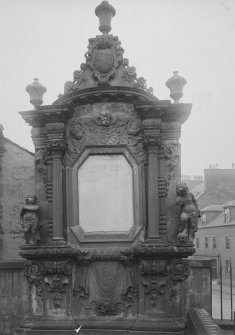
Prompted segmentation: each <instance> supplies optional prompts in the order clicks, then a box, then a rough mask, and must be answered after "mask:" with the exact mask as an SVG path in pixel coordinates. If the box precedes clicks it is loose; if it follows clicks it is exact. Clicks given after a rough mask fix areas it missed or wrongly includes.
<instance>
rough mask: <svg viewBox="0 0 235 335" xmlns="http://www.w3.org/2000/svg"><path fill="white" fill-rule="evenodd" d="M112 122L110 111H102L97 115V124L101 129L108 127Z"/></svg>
mask: <svg viewBox="0 0 235 335" xmlns="http://www.w3.org/2000/svg"><path fill="white" fill-rule="evenodd" d="M111 122H112V115H111V113H110V111H108V110H104V111H101V112H100V113H99V116H98V123H99V124H100V125H101V126H103V127H109V126H110V125H111Z"/></svg>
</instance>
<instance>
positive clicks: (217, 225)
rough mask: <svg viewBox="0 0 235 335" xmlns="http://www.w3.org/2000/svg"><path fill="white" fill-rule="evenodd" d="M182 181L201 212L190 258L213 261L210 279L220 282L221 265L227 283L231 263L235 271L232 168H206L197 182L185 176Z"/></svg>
mask: <svg viewBox="0 0 235 335" xmlns="http://www.w3.org/2000/svg"><path fill="white" fill-rule="evenodd" d="M182 179H184V180H185V181H186V182H187V184H188V185H189V188H190V190H191V191H192V192H193V193H194V194H195V196H196V198H197V200H198V203H199V208H200V209H201V212H202V217H201V219H200V220H199V226H198V232H197V233H196V239H195V247H196V254H195V255H194V256H193V257H194V258H209V259H211V260H212V264H213V271H212V272H213V273H212V275H213V279H219V274H220V264H221V266H222V273H223V280H224V281H225V283H229V280H230V262H231V266H232V268H233V269H235V258H234V257H233V255H234V254H235V200H234V199H235V169H234V168H232V169H218V168H210V169H206V170H205V175H204V180H202V179H201V180H200V182H199V181H198V179H197V178H193V179H191V178H189V177H188V176H182ZM187 179H188V180H187ZM233 272H234V271H233ZM233 277H235V273H234V276H233ZM234 281H235V278H233V282H234Z"/></svg>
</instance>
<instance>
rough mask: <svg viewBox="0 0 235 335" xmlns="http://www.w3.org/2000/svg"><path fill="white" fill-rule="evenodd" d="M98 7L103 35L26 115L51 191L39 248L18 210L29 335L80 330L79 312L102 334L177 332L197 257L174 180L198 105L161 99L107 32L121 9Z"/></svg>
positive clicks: (190, 215)
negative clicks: (55, 94) (46, 101)
mask: <svg viewBox="0 0 235 335" xmlns="http://www.w3.org/2000/svg"><path fill="white" fill-rule="evenodd" d="M96 13H98V14H97V15H100V20H101V21H102V20H106V21H105V22H103V23H101V24H100V27H101V28H100V29H102V30H104V31H105V32H106V33H105V34H103V35H100V36H97V37H95V38H91V39H89V45H88V51H87V53H86V55H85V57H86V60H85V63H83V64H82V65H81V67H80V70H79V71H75V72H74V74H73V75H74V79H73V81H69V82H67V83H66V84H65V92H64V94H63V95H61V96H60V97H59V98H58V99H57V100H56V101H55V102H54V103H53V104H52V105H50V106H41V107H37V109H36V110H33V111H27V112H21V115H22V116H23V118H24V119H25V120H26V122H28V123H29V124H30V125H31V126H32V127H33V131H32V135H33V136H32V137H33V141H34V144H35V148H36V153H37V154H36V169H37V182H36V189H37V192H38V193H39V194H42V192H41V193H40V192H39V191H40V187H41V186H40V187H39V186H38V185H39V184H40V185H42V184H44V185H45V192H46V200H45V198H43V199H42V196H40V201H39V203H40V206H42V204H43V206H44V211H43V210H41V213H40V215H41V218H40V219H41V220H42V222H43V245H38V246H37V245H34V246H31V245H30V243H31V244H32V243H33V242H35V241H36V237H33V236H32V233H31V230H32V229H31V227H32V226H33V224H32V225H30V222H31V221H30V218H29V219H28V217H30V215H31V217H32V216H33V218H34V222H38V221H37V220H38V216H37V213H38V211H36V210H35V211H32V210H31V211H30V210H29V207H28V206H29V205H28V204H27V205H26V206H25V207H24V209H23V210H22V220H23V222H24V224H25V227H26V231H27V233H26V239H27V243H29V245H26V246H22V248H21V251H20V254H21V256H22V257H24V258H26V259H27V260H28V262H27V268H26V275H27V279H28V280H29V282H30V283H31V301H32V315H31V316H30V317H29V319H30V320H31V325H32V326H30V327H32V328H31V330H32V334H33V329H41V328H43V329H44V330H43V329H41V331H42V333H44V334H52V333H53V332H56V331H59V330H62V329H66V332H68V334H69V333H70V334H72V333H73V329H74V319H75V320H77V322H78V323H81V324H82V325H83V326H82V329H85V331H87V333H89V334H90V333H93V329H95V332H96V334H97V335H101V334H103V333H106V332H107V333H112V332H113V331H114V333H116V331H117V332H118V333H120V334H128V333H129V332H133V333H135V334H143V333H145V332H147V333H148V334H156V333H164V331H166V329H167V331H169V332H174V331H177V332H181V331H182V329H183V328H184V320H185V316H184V314H183V302H182V296H181V295H182V282H183V281H184V280H185V279H186V278H187V277H188V275H189V270H190V269H189V265H188V262H187V261H186V260H185V258H187V257H188V256H189V255H192V254H193V252H194V246H193V237H194V232H195V231H196V220H194V218H195V216H194V210H195V211H196V212H197V215H198V211H197V210H196V209H195V208H196V202H195V199H194V198H193V197H192V195H191V194H189V193H188V191H187V190H186V193H185V191H184V193H183V194H182V189H180V188H179V186H178V189H177V192H178V194H177V197H176V184H177V182H178V181H179V180H180V174H181V171H180V145H179V138H180V131H181V125H182V124H183V123H184V122H185V121H186V120H187V118H188V116H189V114H190V110H191V104H183V103H179V102H177V103H173V104H172V103H171V102H170V101H169V100H159V99H158V98H156V97H155V96H154V95H153V91H152V89H151V88H147V85H146V81H145V79H144V78H143V77H140V78H138V77H137V74H136V69H135V67H134V66H130V65H129V62H128V60H127V59H126V58H123V53H124V50H123V48H122V47H121V42H120V41H119V40H118V38H117V37H116V36H113V35H111V34H108V33H107V31H109V30H110V29H111V28H110V26H109V24H110V23H109V20H108V18H110V20H111V17H109V15H111V16H112V15H114V13H115V10H114V9H113V7H112V6H110V5H109V4H108V2H107V1H104V2H103V3H102V4H101V5H100V6H98V7H97V10H96ZM102 13H103V14H104V13H105V15H103V14H102ZM109 28H110V29H109ZM173 84H174V82H173ZM173 84H172V82H171V87H172V85H173ZM181 186H182V185H181ZM36 194H37V193H36ZM45 203H46V204H47V210H45ZM187 203H190V206H191V207H190V209H188V207H187ZM31 206H32V204H31ZM34 206H35V204H34ZM40 208H42V207H40ZM29 213H30V215H29ZM186 214H187V222H186ZM28 223H29V224H28ZM27 227H29V229H28V228H27ZM27 229H28V230H27ZM30 234H31V235H30ZM185 236H187V238H186V239H184V238H182V237H185ZM117 318H118V320H119V321H118V322H117V321H116V320H117ZM42 320H43V324H44V325H43V327H42ZM27 325H28V324H27ZM27 327H29V326H27ZM40 327H41V328H40ZM65 327H66V328H65ZM31 330H29V329H28V330H27V331H28V333H29V334H31ZM67 330H68V331H67ZM50 331H51V332H50Z"/></svg>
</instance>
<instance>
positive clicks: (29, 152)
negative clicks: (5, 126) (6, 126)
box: [2, 136, 34, 156]
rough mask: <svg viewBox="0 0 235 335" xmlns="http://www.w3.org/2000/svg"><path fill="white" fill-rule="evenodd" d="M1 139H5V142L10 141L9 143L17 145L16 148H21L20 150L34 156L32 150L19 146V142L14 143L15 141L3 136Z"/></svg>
mask: <svg viewBox="0 0 235 335" xmlns="http://www.w3.org/2000/svg"><path fill="white" fill-rule="evenodd" d="M2 140H3V141H5V142H7V143H10V144H12V145H14V146H15V147H17V148H19V149H21V150H23V151H25V152H27V153H28V154H30V155H31V156H34V153H33V152H32V151H29V150H28V149H25V148H24V147H21V146H20V145H19V144H17V143H15V142H13V141H11V140H9V138H7V137H5V136H3V137H2Z"/></svg>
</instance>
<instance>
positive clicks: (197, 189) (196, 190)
mask: <svg viewBox="0 0 235 335" xmlns="http://www.w3.org/2000/svg"><path fill="white" fill-rule="evenodd" d="M192 193H193V194H194V195H195V197H196V198H197V199H198V198H199V197H201V196H202V195H203V194H204V193H205V183H204V182H203V181H202V182H201V183H200V184H199V185H196V186H194V187H193V188H192Z"/></svg>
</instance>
